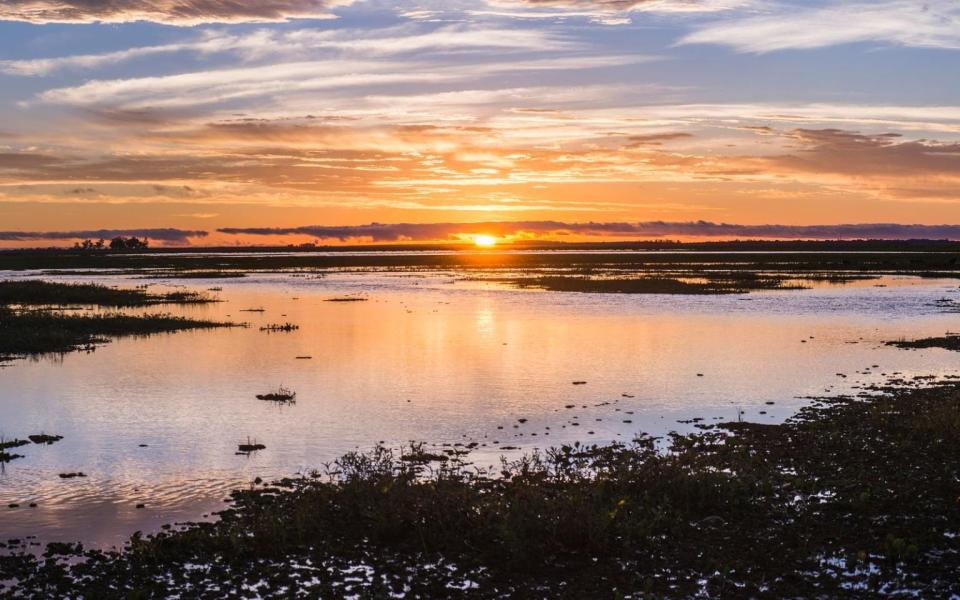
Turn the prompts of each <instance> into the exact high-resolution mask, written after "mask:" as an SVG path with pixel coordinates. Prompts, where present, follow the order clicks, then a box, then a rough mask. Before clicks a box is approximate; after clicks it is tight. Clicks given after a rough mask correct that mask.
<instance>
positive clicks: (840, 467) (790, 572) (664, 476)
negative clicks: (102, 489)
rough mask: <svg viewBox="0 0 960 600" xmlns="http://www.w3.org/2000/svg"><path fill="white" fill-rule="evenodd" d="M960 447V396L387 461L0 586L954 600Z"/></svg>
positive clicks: (835, 406) (120, 591) (834, 402)
mask: <svg viewBox="0 0 960 600" xmlns="http://www.w3.org/2000/svg"><path fill="white" fill-rule="evenodd" d="M958 439H960V384H956V383H953V384H944V385H939V386H933V387H929V388H924V389H889V390H886V391H885V392H884V393H877V394H875V395H873V396H869V397H860V398H839V399H830V400H821V401H818V402H816V403H814V404H813V405H812V406H810V407H809V408H806V409H804V410H802V411H800V413H799V414H797V415H796V416H795V417H793V418H792V419H790V420H789V421H788V422H786V423H784V424H781V425H757V424H751V423H728V424H724V425H722V426H717V427H712V426H703V429H702V430H701V431H699V432H697V433H694V434H690V435H682V436H681V435H673V436H671V437H670V439H669V440H668V450H667V451H665V452H664V451H662V450H661V449H659V448H658V445H657V442H656V440H654V439H652V438H649V437H643V436H641V437H638V438H637V439H636V440H635V441H634V442H632V443H630V444H614V445H610V446H602V447H596V446H590V447H584V446H579V445H573V446H564V447H560V448H556V449H553V450H549V451H546V452H542V453H534V454H531V455H528V456H525V457H523V458H521V459H519V460H515V461H504V462H503V463H502V464H501V466H500V467H499V468H496V469H493V470H492V471H491V470H484V469H478V468H476V467H475V466H473V465H471V464H470V463H469V462H467V461H468V458H469V457H467V456H464V455H463V453H461V452H458V453H455V454H454V455H452V456H451V455H448V458H447V460H441V459H440V458H439V457H440V455H439V454H433V453H431V452H429V451H428V450H426V449H425V448H424V447H422V446H416V445H415V446H413V447H411V448H407V449H406V450H405V451H403V452H399V453H398V452H397V451H395V450H390V449H388V448H384V447H377V448H375V449H374V450H372V451H371V452H367V453H359V452H355V453H351V454H347V455H345V456H344V457H342V458H341V459H339V460H337V461H336V462H334V463H332V464H330V465H327V466H326V467H325V468H324V469H322V470H321V471H320V472H318V473H314V474H312V475H310V476H307V477H303V478H298V479H290V480H285V481H281V482H277V483H276V484H274V485H270V486H265V487H256V486H253V487H251V488H250V489H247V490H242V491H238V492H235V493H234V495H233V498H234V502H235V504H234V506H233V507H232V508H230V509H228V510H227V511H225V512H224V513H222V514H221V519H220V520H219V521H217V522H214V523H201V524H196V525H191V526H188V527H187V528H185V529H184V530H181V531H170V532H164V533H161V534H159V535H157V536H154V537H146V538H145V537H142V536H139V535H138V536H135V537H134V538H133V539H132V541H131V543H130V545H129V546H128V547H127V548H126V549H125V550H124V551H120V552H98V551H88V552H82V553H79V554H80V555H81V556H80V558H82V560H79V561H78V560H77V559H78V556H74V555H77V554H78V552H77V551H75V550H74V551H71V553H70V556H69V557H60V558H57V557H51V559H50V560H37V559H33V558H31V557H30V556H28V555H26V554H17V555H16V556H13V557H6V558H3V559H0V565H2V567H0V570H2V569H6V571H5V572H6V577H7V578H12V579H15V580H17V581H18V583H17V584H16V585H15V587H14V588H13V590H12V591H11V593H21V594H23V595H25V596H30V595H31V594H32V595H33V596H34V597H40V596H41V595H42V594H48V595H53V596H71V597H76V596H83V597H97V598H117V597H121V596H124V595H126V596H125V597H130V596H129V594H134V595H136V596H137V597H156V596H163V594H165V593H166V592H167V591H168V590H169V589H171V586H172V587H174V588H175V589H177V590H179V592H180V593H182V594H183V595H184V596H190V597H203V596H218V597H219V595H221V594H222V593H223V590H239V589H242V588H243V587H244V586H251V585H254V586H259V587H258V588H257V593H258V595H260V596H261V597H277V598H280V597H286V596H285V595H286V594H287V593H288V591H289V590H293V589H297V590H301V591H302V592H304V593H309V594H313V595H315V596H316V597H344V596H356V597H361V598H380V597H387V596H388V595H389V594H391V593H392V594H396V593H400V592H403V593H405V595H406V596H408V597H444V598H450V597H454V598H459V597H463V598H511V597H536V598H545V597H549V598H559V597H563V598H626V597H633V598H640V597H644V598H646V597H657V598H662V597H692V596H697V595H699V596H705V597H707V596H708V597H736V598H746V597H771V598H773V597H830V598H861V597H868V596H869V597H873V596H876V595H880V594H881V593H882V594H888V595H896V594H898V593H901V592H902V593H910V594H913V595H919V596H920V597H949V596H950V595H951V594H952V593H957V592H958V591H960V581H958V580H957V578H956V573H957V572H960V538H958V535H957V528H958V523H960V502H958V491H960V483H958V481H960V480H958V477H960V453H958V452H957V447H956V443H957V440H958ZM0 579H3V577H0Z"/></svg>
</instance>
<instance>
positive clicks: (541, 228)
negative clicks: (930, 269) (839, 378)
mask: <svg viewBox="0 0 960 600" xmlns="http://www.w3.org/2000/svg"><path fill="white" fill-rule="evenodd" d="M217 231H218V232H219V233H224V234H228V235H262V236H290V235H304V236H311V237H315V238H317V239H321V240H324V239H334V240H339V241H353V240H372V241H374V242H397V241H435V240H450V239H458V238H459V237H460V236H463V235H467V234H475V233H485V234H491V235H499V236H507V235H523V234H527V235H531V234H532V235H538V236H541V235H564V234H578V235H585V236H596V237H618V238H624V237H634V238H663V237H671V236H672V237H706V238H775V239H960V225H902V224H895V223H859V224H843V225H738V224H731V223H713V222H709V221H686V222H670V221H645V222H638V223H629V222H622V223H594V222H589V223H564V222H560V221H492V222H481V223H394V224H383V223H371V224H369V225H344V226H323V225H310V226H304V227H279V228H269V227H266V228H265V227H250V228H234V227H226V228H222V229H218V230H217Z"/></svg>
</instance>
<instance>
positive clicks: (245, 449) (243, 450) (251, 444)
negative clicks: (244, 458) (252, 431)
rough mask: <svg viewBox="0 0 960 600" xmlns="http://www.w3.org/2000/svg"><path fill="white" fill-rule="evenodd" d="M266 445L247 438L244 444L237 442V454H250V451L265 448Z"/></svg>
mask: <svg viewBox="0 0 960 600" xmlns="http://www.w3.org/2000/svg"><path fill="white" fill-rule="evenodd" d="M266 449H267V447H266V446H264V445H263V444H260V443H258V442H257V440H253V441H250V438H249V437H248V438H247V443H246V444H239V445H238V450H239V452H237V454H250V453H251V452H257V451H259V450H266Z"/></svg>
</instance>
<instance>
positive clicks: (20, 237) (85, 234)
mask: <svg viewBox="0 0 960 600" xmlns="http://www.w3.org/2000/svg"><path fill="white" fill-rule="evenodd" d="M208 235H210V233H209V232H207V231H191V230H184V229H172V228H164V229H94V230H90V231H0V242H31V241H63V240H85V239H92V240H98V239H105V240H109V239H111V238H115V237H118V236H123V237H145V238H149V239H150V240H154V241H158V242H166V243H174V244H183V243H187V242H188V241H190V239H191V238H203V237H207V236H208Z"/></svg>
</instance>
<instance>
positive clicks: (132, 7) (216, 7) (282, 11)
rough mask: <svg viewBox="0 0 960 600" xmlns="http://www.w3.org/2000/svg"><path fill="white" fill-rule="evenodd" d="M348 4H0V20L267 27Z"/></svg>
mask: <svg viewBox="0 0 960 600" xmlns="http://www.w3.org/2000/svg"><path fill="white" fill-rule="evenodd" d="M351 3H352V0H256V1H255V2H234V1H224V0H4V2H3V3H2V4H0V20H4V21H25V22H27V23H98V22H100V23H129V22H133V21H152V22H155V23H164V24H167V25H184V26H190V25H199V24H203V23H271V22H283V21H288V20H290V19H329V18H332V17H333V14H332V13H331V10H332V9H334V8H336V7H338V6H343V5H347V4H351Z"/></svg>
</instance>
